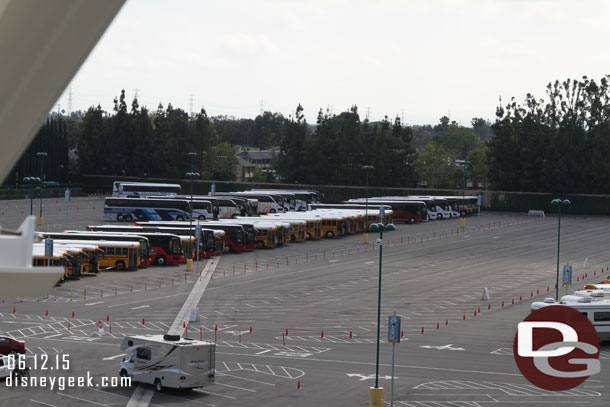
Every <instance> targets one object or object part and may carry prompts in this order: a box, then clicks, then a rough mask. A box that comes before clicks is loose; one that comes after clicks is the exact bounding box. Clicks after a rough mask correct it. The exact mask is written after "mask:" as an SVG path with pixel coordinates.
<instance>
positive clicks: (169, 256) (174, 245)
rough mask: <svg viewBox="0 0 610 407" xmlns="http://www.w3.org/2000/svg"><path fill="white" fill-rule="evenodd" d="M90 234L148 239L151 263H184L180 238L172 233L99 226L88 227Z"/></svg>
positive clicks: (133, 227)
mask: <svg viewBox="0 0 610 407" xmlns="http://www.w3.org/2000/svg"><path fill="white" fill-rule="evenodd" d="M87 228H88V229H89V230H90V231H92V232H113V233H129V234H137V235H139V236H144V237H146V238H148V241H149V242H150V246H151V247H152V249H153V252H154V253H152V255H151V257H152V262H153V263H156V264H158V265H164V264H168V263H184V248H183V247H182V241H181V240H180V237H179V236H177V235H176V234H172V233H160V231H154V230H153V231H151V230H146V229H144V228H142V227H139V226H119V225H99V226H88V227H87Z"/></svg>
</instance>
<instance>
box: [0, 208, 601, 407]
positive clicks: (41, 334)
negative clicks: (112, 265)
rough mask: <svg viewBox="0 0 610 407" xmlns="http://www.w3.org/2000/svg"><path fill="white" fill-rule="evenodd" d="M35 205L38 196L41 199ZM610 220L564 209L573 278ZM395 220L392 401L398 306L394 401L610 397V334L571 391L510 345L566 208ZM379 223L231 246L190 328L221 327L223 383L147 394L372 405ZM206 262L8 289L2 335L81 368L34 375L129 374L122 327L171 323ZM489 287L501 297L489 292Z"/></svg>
mask: <svg viewBox="0 0 610 407" xmlns="http://www.w3.org/2000/svg"><path fill="white" fill-rule="evenodd" d="M7 203H8V205H7ZM102 207H103V200H102V199H101V198H95V197H92V198H78V199H74V200H73V201H72V202H70V207H69V208H68V207H67V206H66V203H65V202H64V201H63V200H61V199H57V200H55V199H52V200H51V199H49V200H45V201H44V203H43V209H44V217H45V224H44V225H43V226H42V227H41V229H42V230H63V229H65V227H66V220H65V211H66V210H68V214H69V215H68V222H67V225H68V228H74V229H83V228H84V226H86V225H88V224H100V223H103V220H102V213H101V211H102ZM0 208H1V209H0V211H2V213H1V214H0V215H1V216H0V224H2V226H3V227H8V228H16V227H17V226H18V225H19V223H20V222H21V220H22V219H23V216H24V215H25V214H28V213H29V200H23V201H8V202H6V201H1V202H0ZM37 208H38V206H37V205H36V202H34V208H33V210H34V213H35V214H36V213H37V210H38V209H37ZM21 211H24V214H22V213H21ZM609 224H610V221H609V220H608V219H607V218H605V217H583V216H567V217H563V218H562V229H561V230H562V238H561V263H562V264H563V263H566V262H569V263H570V264H572V265H573V267H574V276H575V279H576V277H578V279H579V281H578V283H576V282H575V285H574V287H577V286H579V285H582V282H581V277H584V281H585V283H589V282H596V281H599V280H601V279H602V278H604V277H607V276H608V275H609V274H610V272H609V271H607V267H608V266H610V255H609V254H608V251H607V248H606V245H607V243H606V242H607V241H608V239H609V238H610V229H609V228H608V226H609ZM397 227H398V230H397V231H395V232H388V233H386V234H384V241H383V269H382V270H383V271H382V306H381V325H380V332H381V344H380V368H379V385H380V386H383V387H384V390H385V397H384V402H385V403H386V404H387V405H389V400H390V386H391V369H392V358H391V356H392V345H391V344H390V343H388V342H387V341H386V339H387V318H388V316H389V315H391V314H392V313H393V312H394V311H396V313H397V314H398V315H400V316H401V317H402V330H403V331H404V337H403V338H402V341H401V343H399V344H396V345H395V346H396V348H395V349H396V358H395V383H394V388H395V396H394V404H395V405H398V406H435V407H439V406H447V407H449V406H464V407H465V406H472V407H477V406H481V407H487V406H498V407H504V406H517V405H518V406H540V405H566V406H572V405H580V404H583V405H587V406H602V405H603V406H607V405H608V403H609V402H610V391H609V389H608V385H609V384H610V383H608V379H607V378H608V377H609V373H610V364H609V363H608V359H610V347H609V346H603V347H602V352H601V357H600V358H601V359H602V363H601V365H602V372H601V373H600V374H598V375H595V376H592V377H591V378H590V379H588V380H587V381H586V382H584V383H583V384H582V385H581V386H579V387H577V388H575V389H573V390H570V391H566V392H547V391H544V390H541V389H538V388H537V387H535V386H533V385H531V384H530V383H529V382H528V381H527V380H526V379H525V378H524V377H523V376H522V375H521V374H520V372H519V370H518V369H517V367H516V364H515V362H514V358H513V356H512V344H513V338H514V335H515V333H516V327H517V323H518V322H520V321H521V320H523V318H525V317H526V316H527V315H528V314H529V304H530V303H531V302H532V301H534V300H541V299H543V298H545V297H551V296H554V284H555V269H556V263H555V262H556V256H557V219H556V217H552V216H550V217H546V218H532V217H527V216H525V215H524V214H518V213H482V214H481V217H480V218H477V217H470V218H468V219H467V228H465V229H464V228H461V227H460V221H459V220H457V219H454V220H442V221H433V222H428V223H424V224H417V225H402V224H399V225H397ZM376 238H377V235H375V234H370V235H369V241H370V242H371V243H369V244H363V243H362V241H363V237H362V235H354V236H347V237H344V238H340V239H330V240H328V239H323V240H320V241H313V242H305V243H295V244H290V245H288V246H287V247H284V248H278V249H272V250H256V251H252V252H247V253H241V254H226V255H223V256H220V257H219V259H218V264H217V265H215V270H214V273H213V275H212V276H211V280H210V281H209V284H208V285H207V288H206V290H205V292H204V294H203V296H202V298H201V300H200V302H199V305H198V311H199V321H197V322H191V323H189V324H188V327H187V334H188V335H189V336H190V337H194V338H197V339H199V338H202V339H204V340H212V341H214V340H215V341H216V342H217V357H216V370H217V376H216V383H215V384H214V385H211V386H209V387H206V388H203V389H198V390H194V391H164V392H162V393H155V394H154V395H153V396H152V399H151V400H150V404H149V405H157V406H173V405H181V406H201V405H204V406H206V405H207V406H233V405H265V406H286V405H290V406H311V405H322V404H325V405H338V406H343V405H356V406H358V405H359V406H366V405H368V397H369V387H370V386H373V385H374V384H375V356H376V353H375V351H376V338H377V336H376V335H377V295H378V282H379V244H376V243H374V241H375V240H376ZM585 259H586V264H585ZM206 262H207V261H201V262H200V264H199V267H198V269H197V270H195V271H193V272H186V271H185V266H184V265H180V266H166V267H158V266H153V267H148V268H146V269H142V270H138V271H135V272H103V273H100V274H99V275H97V276H91V277H83V278H81V279H79V280H75V281H67V282H65V283H64V284H62V285H61V286H59V287H57V288H56V289H55V290H54V291H53V292H51V293H49V296H48V297H46V298H29V299H22V300H21V301H14V300H6V301H4V302H3V303H2V304H0V335H8V336H12V337H14V338H16V339H19V340H23V341H25V342H26V346H27V348H28V354H29V355H30V356H34V355H36V357H37V358H39V359H41V355H47V356H46V358H48V359H50V360H55V359H57V358H61V357H62V356H61V355H68V359H69V362H70V369H69V370H68V371H64V370H62V369H55V370H53V371H51V370H48V369H47V370H42V369H38V370H35V371H34V370H33V371H32V375H33V376H61V375H64V376H67V375H86V374H87V372H90V374H91V375H92V376H93V377H94V378H95V380H96V381H97V380H101V378H102V376H107V377H116V376H117V374H118V366H119V362H120V360H121V358H122V356H123V355H122V351H121V349H120V347H119V345H120V343H121V341H122V339H123V338H124V337H125V336H126V335H132V334H146V333H150V334H158V333H165V332H167V331H168V330H169V329H170V327H171V326H172V324H173V323H174V322H175V320H176V317H177V315H178V313H179V311H180V309H181V308H182V305H183V304H184V302H185V300H186V299H187V297H188V296H189V293H190V292H191V290H192V288H193V286H194V284H195V283H196V282H197V281H199V280H200V279H202V278H205V277H206V276H205V275H203V274H200V271H202V270H203V269H204V266H205V264H206ZM602 270H603V273H602ZM485 288H487V290H488V292H489V295H490V299H489V300H482V295H483V291H484V289H485ZM547 290H548V291H547ZM513 302H514V304H513ZM13 310H15V312H14V313H13ZM47 312H48V315H47ZM72 313H74V317H72ZM99 321H101V322H102V326H103V333H101V332H100V330H99V328H98V322H99ZM58 355H59V356H58ZM299 387H300V388H299ZM134 388H135V386H133V387H131V388H119V387H113V386H98V387H88V388H68V389H64V390H58V389H53V390H50V389H48V388H45V389H40V388H32V389H19V388H7V387H6V386H5V385H1V386H0V405H2V406H4V405H5V406H13V405H17V404H18V405H25V406H29V405H31V406H81V405H91V406H96V405H97V406H99V405H102V406H111V405H117V406H118V405H126V404H127V403H128V401H129V400H130V399H131V397H132V395H133V393H134Z"/></svg>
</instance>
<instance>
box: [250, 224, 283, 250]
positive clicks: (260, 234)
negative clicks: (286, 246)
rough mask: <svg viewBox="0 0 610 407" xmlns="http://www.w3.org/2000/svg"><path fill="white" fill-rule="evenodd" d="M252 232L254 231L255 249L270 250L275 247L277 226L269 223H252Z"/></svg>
mask: <svg viewBox="0 0 610 407" xmlns="http://www.w3.org/2000/svg"><path fill="white" fill-rule="evenodd" d="M254 230H255V231H256V248H257V249H263V248H270V249H272V248H274V247H276V246H277V239H278V236H277V231H278V226H276V225H275V224H273V223H270V222H256V223H254Z"/></svg>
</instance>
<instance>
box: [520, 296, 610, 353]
mask: <svg viewBox="0 0 610 407" xmlns="http://www.w3.org/2000/svg"><path fill="white" fill-rule="evenodd" d="M550 305H563V306H567V307H571V308H574V309H575V310H577V311H579V312H581V313H582V314H583V315H585V316H586V317H587V318H588V319H589V321H591V323H592V324H593V326H594V327H595V330H596V331H597V336H598V337H599V340H600V342H601V341H608V340H610V299H602V298H599V299H598V298H593V297H579V296H577V295H564V296H563V297H561V299H560V300H559V301H558V302H556V301H555V300H554V299H552V298H545V299H544V301H537V302H533V303H532V305H531V311H532V312H533V311H536V310H538V309H540V308H544V307H548V306H550Z"/></svg>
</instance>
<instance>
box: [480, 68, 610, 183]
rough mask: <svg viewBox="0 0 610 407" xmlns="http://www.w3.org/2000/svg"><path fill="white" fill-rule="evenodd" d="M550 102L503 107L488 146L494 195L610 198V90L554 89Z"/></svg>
mask: <svg viewBox="0 0 610 407" xmlns="http://www.w3.org/2000/svg"><path fill="white" fill-rule="evenodd" d="M546 95H547V99H548V100H546V101H545V100H543V99H537V98H535V97H534V95H532V94H527V95H526V98H525V101H524V102H523V104H520V103H517V102H516V101H515V99H514V98H513V99H511V101H510V103H508V104H506V105H505V106H502V105H500V106H499V107H498V108H497V112H496V117H497V118H496V122H495V123H494V124H493V126H492V127H493V131H494V135H495V136H494V137H493V138H492V140H491V141H490V143H489V178H490V181H491V183H492V185H493V186H494V188H495V189H498V190H507V191H544V192H559V193H562V192H563V193H567V192H571V193H603V194H607V193H610V160H609V158H610V89H609V82H608V76H605V77H603V78H602V79H601V80H600V81H599V83H598V82H596V81H595V80H592V79H589V78H587V77H586V76H585V77H583V78H582V79H581V80H570V79H568V80H565V81H563V82H560V81H555V82H553V83H549V84H548V85H547V88H546Z"/></svg>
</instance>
